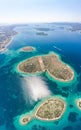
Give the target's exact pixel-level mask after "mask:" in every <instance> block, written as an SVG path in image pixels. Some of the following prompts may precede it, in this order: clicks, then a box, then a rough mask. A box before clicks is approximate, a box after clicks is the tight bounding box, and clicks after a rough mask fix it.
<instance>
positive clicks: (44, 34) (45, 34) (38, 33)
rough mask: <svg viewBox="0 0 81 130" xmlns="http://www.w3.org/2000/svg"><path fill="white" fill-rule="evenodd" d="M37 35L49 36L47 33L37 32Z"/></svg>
mask: <svg viewBox="0 0 81 130" xmlns="http://www.w3.org/2000/svg"><path fill="white" fill-rule="evenodd" d="M36 35H41V36H47V35H48V34H47V33H46V32H36Z"/></svg>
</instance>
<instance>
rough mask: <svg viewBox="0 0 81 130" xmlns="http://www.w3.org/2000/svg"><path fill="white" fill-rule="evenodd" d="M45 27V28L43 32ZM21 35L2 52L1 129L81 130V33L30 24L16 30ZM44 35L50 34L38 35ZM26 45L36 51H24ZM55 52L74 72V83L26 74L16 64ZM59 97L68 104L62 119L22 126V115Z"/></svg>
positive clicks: (61, 26) (67, 26)
mask: <svg viewBox="0 0 81 130" xmlns="http://www.w3.org/2000/svg"><path fill="white" fill-rule="evenodd" d="M40 28H42V29H40ZM15 30H16V31H17V32H18V34H17V35H16V36H15V37H14V39H13V41H12V42H11V44H10V45H9V46H8V48H7V49H6V50H5V51H4V52H0V130H81V110H79V109H78V107H77V106H76V99H78V98H81V33H80V32H79V31H73V32H72V31H70V30H69V25H66V24H54V23H50V24H47V23H46V24H28V25H22V26H18V27H16V28H15ZM37 32H45V33H46V34H47V35H42V34H41V35H37ZM25 46H33V47H35V48H36V50H35V51H33V52H22V51H21V50H20V49H21V48H22V47H25ZM49 52H55V53H56V54H58V55H59V58H60V59H61V60H62V61H63V62H65V63H67V64H68V65H70V66H71V67H72V69H73V70H74V72H75V78H74V79H73V80H72V81H71V82H67V83H63V82H60V81H57V80H53V79H51V78H50V77H48V76H47V75H46V74H40V75H35V76H30V75H26V74H25V75H24V74H21V73H19V72H18V71H17V65H18V64H19V63H20V62H21V61H23V60H25V59H27V58H30V57H32V56H37V55H44V54H48V53H49ZM50 95H51V96H58V97H59V96H60V97H61V98H63V99H64V100H65V102H66V104H67V107H66V111H65V113H64V114H63V116H62V117H61V118H60V119H59V120H57V121H52V122H45V121H40V120H37V119H33V120H32V121H31V122H30V123H29V124H28V125H26V126H22V125H20V124H19V117H20V115H22V114H24V113H26V112H30V111H32V110H33V109H34V108H35V106H36V105H37V104H38V103H39V102H40V101H41V100H42V99H43V98H44V97H48V96H50Z"/></svg>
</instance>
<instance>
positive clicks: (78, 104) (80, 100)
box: [76, 98, 81, 110]
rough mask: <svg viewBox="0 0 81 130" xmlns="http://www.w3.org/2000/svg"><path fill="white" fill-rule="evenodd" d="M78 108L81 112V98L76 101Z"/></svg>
mask: <svg viewBox="0 0 81 130" xmlns="http://www.w3.org/2000/svg"><path fill="white" fill-rule="evenodd" d="M76 104H77V107H78V108H79V109H80V110H81V98H79V99H77V100H76Z"/></svg>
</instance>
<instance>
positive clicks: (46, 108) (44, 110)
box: [20, 96, 66, 125]
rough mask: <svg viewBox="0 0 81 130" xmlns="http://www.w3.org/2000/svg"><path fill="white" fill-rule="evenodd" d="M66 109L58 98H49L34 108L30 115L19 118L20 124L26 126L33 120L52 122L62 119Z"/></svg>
mask: <svg viewBox="0 0 81 130" xmlns="http://www.w3.org/2000/svg"><path fill="white" fill-rule="evenodd" d="M65 109H66V103H65V101H64V100H63V99H61V98H58V97H53V96H52V97H50V98H48V99H46V100H44V101H43V102H42V103H40V105H39V106H38V105H37V107H35V110H33V111H34V112H33V111H32V113H31V114H29V113H27V114H25V115H24V116H23V115H22V116H21V117H20V124H21V125H27V124H28V123H29V122H30V121H31V120H32V119H33V118H36V119H38V120H44V121H54V120H58V119H60V118H61V117H62V115H63V113H64V112H65Z"/></svg>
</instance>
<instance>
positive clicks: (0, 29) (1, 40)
mask: <svg viewBox="0 0 81 130" xmlns="http://www.w3.org/2000/svg"><path fill="white" fill-rule="evenodd" d="M14 27H15V26H14V25H13V26H0V52H2V51H4V50H5V49H6V48H7V47H8V45H9V44H10V43H11V42H12V40H13V38H14V36H15V35H17V34H18V33H17V32H16V31H14V30H13V29H14Z"/></svg>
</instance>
